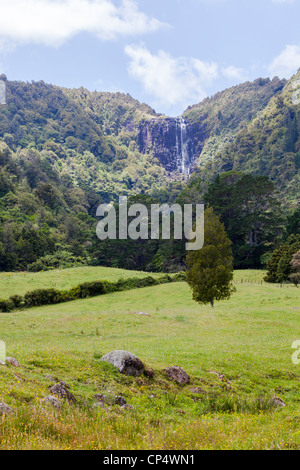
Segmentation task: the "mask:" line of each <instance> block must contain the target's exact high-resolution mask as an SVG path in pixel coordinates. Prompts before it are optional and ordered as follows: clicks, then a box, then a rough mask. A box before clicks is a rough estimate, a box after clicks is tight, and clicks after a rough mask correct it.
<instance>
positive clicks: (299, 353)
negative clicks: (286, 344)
mask: <svg viewBox="0 0 300 470" xmlns="http://www.w3.org/2000/svg"><path fill="white" fill-rule="evenodd" d="M292 349H296V351H295V352H294V354H293V355H292V362H293V364H295V365H299V364H300V340H298V341H294V342H293V344H292Z"/></svg>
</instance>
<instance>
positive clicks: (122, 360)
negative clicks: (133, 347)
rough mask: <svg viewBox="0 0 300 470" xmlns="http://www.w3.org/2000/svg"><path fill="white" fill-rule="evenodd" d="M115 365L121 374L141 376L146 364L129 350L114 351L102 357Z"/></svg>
mask: <svg viewBox="0 0 300 470" xmlns="http://www.w3.org/2000/svg"><path fill="white" fill-rule="evenodd" d="M101 360H102V361H104V362H108V363H109V364H112V365H113V366H115V367H116V368H117V369H118V371H119V372H121V374H125V375H131V376H133V377H139V376H140V375H142V373H143V372H144V369H145V367H144V364H143V363H142V361H141V360H140V359H139V358H138V357H137V356H135V355H134V354H132V353H130V352H128V351H112V352H110V353H108V354H106V355H105V356H103V357H102V359H101Z"/></svg>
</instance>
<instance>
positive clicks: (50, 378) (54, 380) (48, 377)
mask: <svg viewBox="0 0 300 470" xmlns="http://www.w3.org/2000/svg"><path fill="white" fill-rule="evenodd" d="M45 379H47V380H49V381H50V382H54V383H55V382H57V380H56V379H55V378H54V377H52V375H45Z"/></svg>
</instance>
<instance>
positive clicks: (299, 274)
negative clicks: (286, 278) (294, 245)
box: [290, 251, 300, 287]
mask: <svg viewBox="0 0 300 470" xmlns="http://www.w3.org/2000/svg"><path fill="white" fill-rule="evenodd" d="M291 266H292V269H293V271H294V272H293V273H292V274H291V275H290V280H291V281H292V282H293V284H295V286H296V287H298V284H300V251H298V253H295V254H294V256H293V259H292V261H291Z"/></svg>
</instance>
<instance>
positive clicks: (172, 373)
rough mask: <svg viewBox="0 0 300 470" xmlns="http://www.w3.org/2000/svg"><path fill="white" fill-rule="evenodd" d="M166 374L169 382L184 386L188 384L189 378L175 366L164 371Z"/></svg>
mask: <svg viewBox="0 0 300 470" xmlns="http://www.w3.org/2000/svg"><path fill="white" fill-rule="evenodd" d="M166 374H167V376H168V377H169V378H170V379H171V380H173V381H174V382H177V383H179V384H182V385H186V384H188V383H190V378H189V376H188V375H187V373H186V372H185V370H183V369H182V368H181V367H177V366H172V367H168V368H167V369H166Z"/></svg>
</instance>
